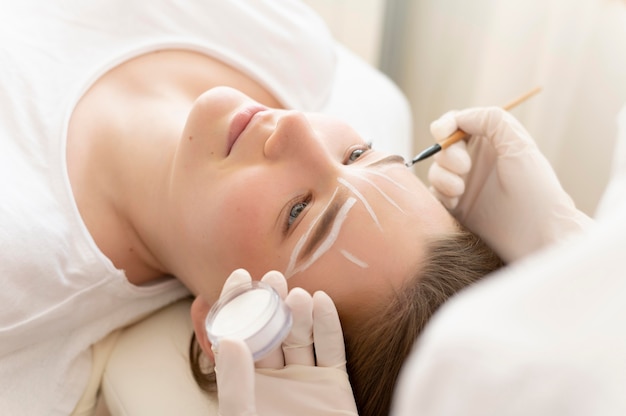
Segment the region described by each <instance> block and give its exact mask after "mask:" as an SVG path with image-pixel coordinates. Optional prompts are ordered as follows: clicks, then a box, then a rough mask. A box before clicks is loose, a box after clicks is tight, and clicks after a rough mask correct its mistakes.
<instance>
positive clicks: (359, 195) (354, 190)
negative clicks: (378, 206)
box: [337, 178, 382, 231]
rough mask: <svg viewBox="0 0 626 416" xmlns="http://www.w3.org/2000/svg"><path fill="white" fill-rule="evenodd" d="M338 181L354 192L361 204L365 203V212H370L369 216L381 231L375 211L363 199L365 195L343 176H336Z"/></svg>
mask: <svg viewBox="0 0 626 416" xmlns="http://www.w3.org/2000/svg"><path fill="white" fill-rule="evenodd" d="M337 180H338V181H339V183H341V184H342V185H343V186H345V187H346V188H348V189H349V190H350V191H352V193H353V194H355V195H356V196H357V198H359V199H360V200H361V202H362V203H363V205H365V209H366V210H367V212H368V213H369V214H370V217H372V220H374V222H375V223H376V225H377V226H378V228H379V229H380V230H381V231H382V227H381V226H380V222H378V217H377V216H376V213H375V212H374V210H373V209H372V207H371V205H370V204H369V203H368V202H367V200H366V199H365V197H364V196H363V195H362V194H361V193H360V192H359V190H358V189H356V188H355V187H354V186H353V185H352V184H351V183H350V182H348V181H346V180H345V179H343V178H338V179H337Z"/></svg>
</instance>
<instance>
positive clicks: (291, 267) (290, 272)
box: [285, 187, 339, 279]
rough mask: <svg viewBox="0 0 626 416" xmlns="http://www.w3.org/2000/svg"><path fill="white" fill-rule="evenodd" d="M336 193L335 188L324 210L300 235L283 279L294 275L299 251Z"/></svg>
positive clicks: (337, 189)
mask: <svg viewBox="0 0 626 416" xmlns="http://www.w3.org/2000/svg"><path fill="white" fill-rule="evenodd" d="M337 191H339V187H337V188H335V192H333V195H332V196H331V197H330V199H329V200H328V203H327V204H326V206H325V207H324V209H322V211H321V212H320V214H319V215H318V216H317V217H316V218H315V219H314V220H313V221H311V225H309V229H308V230H306V233H304V234H302V237H300V239H299V240H298V242H297V243H296V246H295V247H294V248H293V251H292V252H291V257H289V265H288V266H287V270H286V271H285V278H287V279H289V278H290V277H291V276H293V274H294V273H295V271H294V269H295V267H296V259H297V258H298V255H299V254H300V251H301V250H302V246H304V243H305V242H306V240H307V239H308V238H309V235H310V234H311V231H313V228H315V224H317V222H318V221H319V220H320V218H322V215H324V212H326V210H327V209H328V207H329V206H330V204H331V203H332V202H333V200H334V199H335V196H336V195H337Z"/></svg>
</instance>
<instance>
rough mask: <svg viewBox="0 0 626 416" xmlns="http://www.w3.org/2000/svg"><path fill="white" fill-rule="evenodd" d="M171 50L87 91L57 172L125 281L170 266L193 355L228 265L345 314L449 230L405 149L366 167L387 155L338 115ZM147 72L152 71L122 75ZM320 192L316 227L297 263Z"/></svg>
mask: <svg viewBox="0 0 626 416" xmlns="http://www.w3.org/2000/svg"><path fill="white" fill-rule="evenodd" d="M172 53H174V54H178V55H176V56H175V58H176V62H181V61H185V60H189V61H191V62H188V63H189V65H180V68H174V69H171V68H169V67H168V65H170V64H169V62H172V59H165V58H167V57H168V56H167V54H161V55H160V57H159V56H156V57H155V55H147V56H145V57H142V58H138V59H135V60H134V61H131V62H129V63H127V64H124V65H122V66H121V67H119V68H116V69H115V70H113V71H111V72H109V73H107V74H106V75H105V76H103V77H102V78H101V79H100V80H99V81H98V83H96V84H95V85H94V87H92V89H91V90H90V91H89V92H88V93H87V94H86V96H85V97H84V98H83V100H81V102H80V103H79V105H78V107H77V108H76V109H75V111H74V115H73V119H72V121H71V124H70V131H69V133H68V174H69V177H70V181H71V183H72V190H73V192H74V196H75V198H76V201H77V205H78V208H79V211H80V213H81V216H82V217H83V220H84V221H85V224H86V226H87V228H88V229H89V231H90V233H91V234H92V235H93V236H94V240H95V241H96V243H97V244H98V246H99V247H100V248H101V250H102V251H103V252H104V253H105V254H106V255H107V256H108V257H109V258H110V259H111V260H112V261H113V263H114V265H115V266H116V267H118V268H123V269H125V270H126V272H127V276H128V279H129V281H130V282H131V283H134V284H145V283H149V282H150V281H152V280H154V279H157V278H160V277H162V276H163V275H173V276H176V277H177V278H178V279H180V280H181V281H182V282H183V283H184V284H185V285H186V286H187V287H188V288H189V289H190V290H191V291H192V292H193V293H194V294H196V295H197V299H196V301H195V302H194V305H193V307H192V320H193V321H194V327H195V329H196V332H197V335H198V338H199V339H200V340H201V346H202V347H203V348H204V349H205V350H207V349H208V348H209V346H208V344H206V343H204V342H202V340H205V339H206V337H205V335H204V328H203V327H204V325H203V322H204V318H205V317H206V314H207V312H208V309H209V308H210V306H211V305H212V304H213V303H214V302H215V301H216V300H217V298H218V297H219V293H220V290H221V288H222V285H223V283H224V281H225V279H226V278H227V277H228V276H229V275H230V273H231V272H232V271H233V270H235V269H238V268H244V269H247V270H248V271H249V272H250V273H251V275H252V276H253V278H254V279H260V278H261V276H263V274H264V273H266V272H267V271H269V270H278V271H281V272H287V271H288V272H289V275H288V276H287V277H288V279H289V280H288V283H289V286H290V287H296V286H299V287H302V288H304V289H306V290H307V291H309V292H310V293H313V292H315V291H317V290H323V291H325V292H326V293H328V294H329V295H330V296H331V298H333V300H334V302H335V304H336V305H337V309H338V310H339V312H340V314H342V317H345V318H346V319H349V318H350V315H351V313H352V312H353V311H356V310H358V309H359V308H367V305H368V304H372V303H373V302H380V301H382V300H384V299H385V298H386V297H387V296H388V295H389V294H390V293H392V291H393V290H394V289H395V288H397V287H399V285H400V284H401V283H402V282H403V281H404V280H405V279H407V278H409V277H411V276H413V275H414V273H415V270H417V268H418V266H419V262H420V258H421V253H423V252H424V249H425V244H426V241H427V240H428V238H429V237H430V236H435V235H440V234H443V233H447V232H450V231H452V230H453V228H454V225H453V220H452V218H451V217H450V216H449V214H448V213H447V211H446V210H445V208H444V207H443V206H442V205H441V204H440V203H439V202H438V201H437V200H436V199H435V198H434V197H433V196H432V195H431V193H430V192H429V191H428V190H427V188H426V187H425V186H424V184H423V183H422V182H421V181H420V180H419V179H418V178H417V177H416V176H415V175H414V174H413V173H412V172H411V171H410V170H409V169H407V168H406V167H405V166H404V164H403V159H402V158H399V157H397V158H396V159H395V161H392V162H391V163H379V164H376V163H377V162H380V161H381V160H382V159H384V158H385V157H387V156H388V155H386V154H382V153H380V152H377V151H375V150H369V149H368V146H367V143H366V142H365V141H364V139H363V138H362V137H360V136H359V135H358V134H357V133H356V132H355V131H354V130H353V129H351V128H350V126H348V125H347V124H346V123H344V122H342V121H341V120H338V119H335V118H331V117H328V116H325V115H320V114H309V113H302V112H297V111H287V110H281V109H276V108H274V107H277V106H279V104H278V103H276V101H275V100H274V99H273V97H271V95H268V94H267V92H266V91H264V90H263V89H262V88H260V87H259V86H258V85H256V84H254V83H253V82H251V81H250V80H249V79H248V78H246V77H244V76H243V75H242V74H240V73H238V72H237V71H234V70H233V69H232V68H229V67H226V66H224V65H223V64H221V63H219V62H217V61H214V60H211V59H210V58H207V57H204V56H198V55H197V54H193V53H189V52H187V53H181V52H172ZM170 58H171V56H170ZM146 65H150V67H151V72H150V73H151V74H152V75H151V77H157V79H148V80H146V81H142V82H143V83H142V84H139V85H137V84H134V83H129V82H128V80H129V78H130V79H133V78H132V74H133V73H135V72H134V71H136V72H137V73H139V72H142V71H141V68H142V67H145V66H146ZM197 66H199V67H201V68H202V69H204V70H203V71H200V72H198V74H195V76H193V75H194V74H188V73H186V71H187V72H188V71H190V69H188V68H195V67H197ZM164 67H165V69H163V68H164ZM181 68H182V69H181ZM159 69H161V72H160V71H159ZM220 71H221V72H220ZM143 74H145V72H142V78H141V79H142V80H143V79H144V78H143V77H144V76H145V75H143ZM206 74H211V75H208V76H207V75H206ZM159 76H161V78H158V77H159ZM198 79H200V81H198ZM189 80H194V81H193V82H191V81H189ZM244 81H246V82H248V84H245V82H244ZM190 84H191V85H190ZM224 85H226V86H224ZM227 85H236V86H237V87H238V88H237V89H234V88H230V87H227ZM129 89H130V90H131V91H130V92H129ZM136 108H142V109H143V111H141V112H139V111H136ZM246 112H248V113H250V114H251V113H254V115H253V116H252V117H251V118H250V120H249V122H246V123H243V124H241V123H239V122H238V121H237V120H241V119H243V118H245V117H243V116H242V114H244V115H245V114H246ZM237 127H238V128H237ZM243 127H245V128H243ZM241 128H243V130H242V131H241V132H240V133H239V130H241ZM181 132H182V133H181ZM85 138H87V139H85ZM233 138H236V140H235V141H234V143H233ZM231 145H232V147H231ZM371 164H374V165H372V166H370V165H371ZM334 198H336V199H334ZM331 200H335V201H338V204H337V205H338V206H339V208H340V209H339V210H338V211H340V212H339V213H338V215H337V217H336V219H334V220H333V221H331V226H330V227H329V233H328V235H327V236H325V237H323V238H322V239H321V241H320V243H319V244H318V245H316V246H315V247H314V248H313V249H312V250H311V253H312V254H310V255H309V256H308V257H306V258H305V259H300V260H297V261H296V260H294V259H295V258H296V257H298V254H301V253H302V250H301V249H298V245H299V242H300V246H302V245H303V244H304V243H303V242H305V241H306V240H307V239H306V238H305V237H303V236H304V235H305V234H307V232H309V233H312V231H310V230H312V229H313V226H314V225H315V223H316V221H319V218H320V217H321V215H322V213H323V212H324V211H325V210H326V209H327V208H328V207H329V206H330V205H332V204H331ZM290 214H291V217H292V218H291V224H289V222H290V220H289V217H290ZM304 245H306V244H304Z"/></svg>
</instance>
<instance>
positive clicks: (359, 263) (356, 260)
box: [340, 249, 369, 269]
mask: <svg viewBox="0 0 626 416" xmlns="http://www.w3.org/2000/svg"><path fill="white" fill-rule="evenodd" d="M340 252H341V254H342V255H343V256H344V257H345V258H347V259H348V260H350V261H351V262H352V263H354V264H356V265H357V266H359V267H361V268H363V269H367V268H368V267H369V265H368V264H367V263H365V262H364V261H363V260H361V259H359V258H358V257H356V256H355V255H354V254H352V253H350V252H349V251H348V250H344V249H341V250H340Z"/></svg>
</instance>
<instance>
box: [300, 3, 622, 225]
mask: <svg viewBox="0 0 626 416" xmlns="http://www.w3.org/2000/svg"><path fill="white" fill-rule="evenodd" d="M305 2H306V3H308V4H309V5H310V6H311V7H312V8H314V9H315V10H316V11H317V12H318V13H319V14H321V15H322V17H323V18H324V19H325V20H326V21H327V23H328V25H329V27H330V29H331V31H332V32H333V34H334V35H335V37H336V38H337V39H338V40H339V41H340V42H342V43H344V44H345V45H346V46H348V47H349V48H350V49H352V50H353V51H354V52H356V53H357V54H358V55H360V56H361V57H362V58H363V59H365V60H366V61H367V62H369V63H370V64H372V65H373V66H375V67H377V68H379V69H380V70H382V71H383V72H384V73H386V74H387V75H388V76H389V77H390V78H391V79H392V80H393V81H394V82H395V83H396V84H397V85H398V86H399V87H400V89H401V90H402V91H403V92H404V93H405V94H406V96H407V98H408V99H409V102H410V104H411V107H412V112H413V117H414V149H415V151H419V150H422V149H423V148H425V147H427V146H429V145H430V144H432V138H431V137H430V132H429V125H430V122H431V121H432V120H434V119H436V118H437V117H439V116H440V115H441V114H443V113H444V112H446V111H448V110H451V109H461V108H465V107H470V106H484V105H502V104H504V103H506V102H507V101H509V100H510V99H512V98H515V97H517V96H518V95H520V94H522V93H524V92H526V91H527V90H530V89H531V88H533V87H535V86H541V87H542V88H543V90H542V92H541V93H540V94H539V95H537V96H535V97H534V98H532V99H531V100H529V101H527V102H526V103H524V104H523V105H521V106H519V107H518V108H516V109H515V110H513V111H512V113H513V114H515V116H516V117H517V118H519V119H520V120H521V121H522V123H523V124H524V125H525V126H526V128H527V129H528V130H529V131H530V133H531V135H532V136H533V137H534V138H535V140H536V141H537V143H538V145H539V147H540V148H541V150H542V151H543V152H544V154H545V155H546V156H547V157H548V159H549V160H550V162H551V163H552V165H553V166H554V168H555V170H556V172H557V174H558V176H559V178H560V179H561V183H562V184H563V186H564V188H565V189H566V190H567V191H568V193H569V194H570V195H572V197H573V198H574V200H575V201H576V204H577V205H578V207H579V208H580V209H582V210H583V211H585V212H587V213H588V214H589V215H593V213H594V211H595V208H596V205H597V203H598V200H599V198H600V196H601V194H602V191H603V190H604V187H605V185H606V182H607V180H608V177H609V174H610V165H611V161H612V150H613V145H614V142H615V137H616V132H617V125H616V123H615V119H616V116H617V114H618V112H619V110H620V108H621V107H622V106H623V105H625V104H626V2H623V1H621V0H576V1H575V2H572V1H568V0H507V1H498V0H473V1H471V2H468V1H464V0H305ZM405 156H407V157H408V156H410V155H405ZM429 164H430V161H425V162H421V163H420V164H419V165H418V166H417V167H416V173H417V174H418V175H419V176H420V177H421V178H422V179H424V180H425V178H426V172H427V170H428V166H429Z"/></svg>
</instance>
